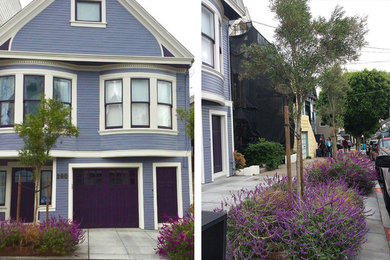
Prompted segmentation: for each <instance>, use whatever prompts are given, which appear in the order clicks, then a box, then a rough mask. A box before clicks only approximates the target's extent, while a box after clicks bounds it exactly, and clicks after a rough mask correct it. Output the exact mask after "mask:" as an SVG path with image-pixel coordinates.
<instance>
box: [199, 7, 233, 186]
mask: <svg viewBox="0 0 390 260" xmlns="http://www.w3.org/2000/svg"><path fill="white" fill-rule="evenodd" d="M208 2H209V3H211V4H213V5H214V6H215V7H216V8H217V9H218V10H219V11H221V10H220V9H219V6H218V5H217V3H216V1H214V0H211V1H208ZM221 17H222V18H223V19H222V21H221V22H222V24H221V26H222V35H221V45H220V46H221V49H222V55H223V57H222V58H223V59H222V62H223V71H222V74H223V79H222V78H221V77H218V76H217V75H214V74H211V73H209V72H207V71H206V70H203V71H202V91H204V92H210V93H213V94H217V95H219V96H221V97H222V98H223V99H224V101H225V105H221V100H207V101H206V100H203V102H202V126H203V153H204V154H203V155H204V157H203V158H204V182H205V183H208V182H211V181H212V178H213V177H212V174H213V166H212V154H211V150H212V149H211V148H212V147H211V145H212V144H211V135H212V133H211V129H210V110H213V111H222V112H225V113H226V118H225V119H226V135H227V144H226V152H227V153H228V156H227V157H228V159H227V160H228V161H227V162H226V163H225V165H226V166H227V167H228V168H227V169H226V170H225V169H224V171H225V172H227V174H228V175H229V176H231V175H233V173H234V156H233V152H234V148H233V129H232V120H233V116H232V114H231V107H230V105H231V104H230V101H231V99H232V95H231V79H230V46H229V21H228V20H227V19H226V17H224V15H221ZM213 101H214V102H213ZM223 142H226V139H225V140H223Z"/></svg>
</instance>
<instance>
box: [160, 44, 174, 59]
mask: <svg viewBox="0 0 390 260" xmlns="http://www.w3.org/2000/svg"><path fill="white" fill-rule="evenodd" d="M161 47H162V49H163V53H164V57H175V56H174V55H173V54H172V53H171V52H170V51H168V49H167V48H165V46H164V45H161Z"/></svg>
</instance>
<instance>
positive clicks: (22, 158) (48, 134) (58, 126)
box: [15, 98, 79, 223]
mask: <svg viewBox="0 0 390 260" xmlns="http://www.w3.org/2000/svg"><path fill="white" fill-rule="evenodd" d="M70 118H71V108H69V107H65V106H64V105H63V104H62V103H61V102H59V101H56V100H54V99H44V98H43V99H42V101H41V103H40V105H39V109H38V111H37V113H36V114H28V115H26V120H25V122H24V123H22V124H15V131H16V132H17V133H19V137H21V138H23V141H24V147H23V148H22V149H21V150H19V162H20V163H21V164H22V165H25V166H31V167H32V168H33V174H34V175H33V176H34V183H35V207H34V220H33V221H34V223H36V221H37V216H38V206H39V196H38V195H39V183H40V179H41V169H42V166H44V165H45V164H46V163H48V162H50V161H51V160H52V158H51V156H50V155H49V153H50V150H51V149H52V148H53V147H55V145H56V142H57V139H58V138H59V137H60V136H61V135H64V136H78V133H79V132H78V129H77V127H75V126H74V125H73V124H72V123H71V121H70Z"/></svg>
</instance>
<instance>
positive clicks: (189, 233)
mask: <svg viewBox="0 0 390 260" xmlns="http://www.w3.org/2000/svg"><path fill="white" fill-rule="evenodd" d="M155 250H156V253H157V254H159V255H160V256H162V257H167V258H168V259H173V260H175V259H178V260H179V259H185V260H187V259H194V218H193V216H192V215H191V214H187V215H186V216H184V217H183V218H176V219H170V220H169V221H168V223H167V224H164V225H163V227H162V228H161V230H160V236H159V237H158V245H157V248H156V249H155Z"/></svg>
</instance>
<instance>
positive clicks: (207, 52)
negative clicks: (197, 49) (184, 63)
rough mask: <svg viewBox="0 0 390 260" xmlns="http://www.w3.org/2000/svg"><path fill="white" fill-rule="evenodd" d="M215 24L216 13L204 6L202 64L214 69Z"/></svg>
mask: <svg viewBox="0 0 390 260" xmlns="http://www.w3.org/2000/svg"><path fill="white" fill-rule="evenodd" d="M214 53H215V22H214V13H213V12H212V11H211V10H210V9H208V8H207V7H205V6H203V5H202V62H203V64H206V65H209V66H211V67H214Z"/></svg>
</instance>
